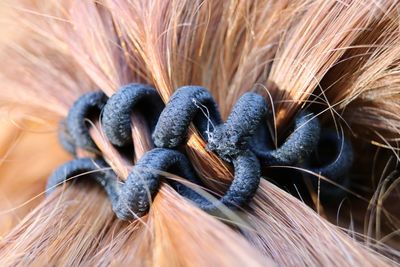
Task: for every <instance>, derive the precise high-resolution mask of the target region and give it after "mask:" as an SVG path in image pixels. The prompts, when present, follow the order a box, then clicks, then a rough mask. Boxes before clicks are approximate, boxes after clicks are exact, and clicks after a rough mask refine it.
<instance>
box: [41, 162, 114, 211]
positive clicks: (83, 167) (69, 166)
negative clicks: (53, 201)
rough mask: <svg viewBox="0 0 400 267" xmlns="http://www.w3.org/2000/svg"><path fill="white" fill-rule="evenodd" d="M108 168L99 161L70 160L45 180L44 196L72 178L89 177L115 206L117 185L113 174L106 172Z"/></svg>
mask: <svg viewBox="0 0 400 267" xmlns="http://www.w3.org/2000/svg"><path fill="white" fill-rule="evenodd" d="M108 168H109V166H108V165H107V164H106V163H105V162H104V161H103V160H100V159H91V158H80V159H74V160H71V161H69V162H67V163H65V164H64V165H61V166H60V167H59V168H58V169H56V170H55V171H54V172H53V174H52V175H51V176H50V177H49V179H48V180H47V186H46V195H50V194H51V193H52V192H53V191H54V190H55V188H56V187H57V186H59V185H61V184H62V183H64V182H66V181H68V180H70V179H72V178H74V176H77V178H78V177H79V179H82V178H83V177H87V176H89V177H91V178H92V179H93V180H95V181H96V182H97V183H99V184H100V185H101V186H102V187H103V188H104V189H105V191H106V193H107V195H108V197H109V199H110V200H111V203H112V204H113V205H115V203H116V202H117V201H118V194H119V184H118V179H117V177H116V176H115V174H114V173H113V172H112V171H110V170H107V169H108Z"/></svg>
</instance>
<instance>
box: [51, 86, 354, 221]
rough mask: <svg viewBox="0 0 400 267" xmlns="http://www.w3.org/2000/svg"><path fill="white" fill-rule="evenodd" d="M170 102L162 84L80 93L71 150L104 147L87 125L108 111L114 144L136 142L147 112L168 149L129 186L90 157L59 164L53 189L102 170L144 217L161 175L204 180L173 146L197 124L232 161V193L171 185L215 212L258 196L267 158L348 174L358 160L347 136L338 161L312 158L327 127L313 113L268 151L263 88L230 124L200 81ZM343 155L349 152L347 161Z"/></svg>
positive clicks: (245, 100) (105, 123) (245, 99)
mask: <svg viewBox="0 0 400 267" xmlns="http://www.w3.org/2000/svg"><path fill="white" fill-rule="evenodd" d="M163 106H164V105H163V103H162V101H161V100H160V98H159V96H158V94H157V93H156V91H155V89H154V88H152V87H150V86H148V85H142V84H129V85H127V86H124V87H122V88H121V89H120V90H119V91H118V92H116V93H115V94H114V95H113V96H112V97H111V98H110V99H107V97H106V96H105V95H104V94H103V93H102V92H91V93H87V94H85V95H83V96H82V97H80V98H79V99H78V100H77V101H76V102H75V104H74V105H73V107H72V108H71V110H70V112H69V114H68V117H67V120H66V123H65V124H64V123H62V124H61V129H60V135H59V136H60V139H61V143H62V144H63V146H64V147H65V148H66V149H67V150H68V151H69V152H70V153H71V154H73V155H75V154H76V148H81V149H86V150H90V151H97V147H96V145H95V143H94V142H93V140H92V139H91V137H90V135H89V130H88V127H87V125H86V122H85V118H91V117H93V116H96V115H99V116H100V115H101V124H102V127H103V129H104V132H105V135H106V137H107V138H108V139H109V140H110V142H111V143H112V144H114V145H116V146H126V145H128V144H131V143H132V137H131V113H132V112H134V111H135V112H136V111H140V112H141V113H142V115H143V116H144V117H145V119H146V120H147V123H148V127H149V128H150V129H151V130H153V129H154V132H153V133H152V136H153V140H154V143H155V145H156V146H157V147H161V148H155V149H153V150H150V151H148V152H147V153H145V155H144V156H143V157H142V158H141V159H140V160H139V161H138V162H137V164H136V165H135V166H134V167H133V169H132V171H131V172H130V173H129V175H128V177H127V180H126V182H125V183H124V182H120V181H118V178H117V176H116V175H115V173H114V172H112V171H111V170H107V171H105V170H104V168H108V166H107V164H106V163H105V162H104V160H102V159H89V158H83V159H75V160H73V161H71V162H69V163H66V164H65V165H63V166H61V167H60V168H59V169H57V170H56V171H55V172H54V173H53V175H52V176H51V177H50V178H49V181H48V190H50V191H51V189H52V188H53V187H54V186H55V185H57V184H59V183H60V182H63V181H66V179H68V178H71V177H73V176H75V175H78V174H82V173H83V172H96V175H93V177H94V179H95V180H96V181H97V182H99V183H100V184H101V185H102V186H103V187H104V188H105V190H106V192H107V194H108V196H109V198H110V200H111V203H112V207H113V210H114V212H115V213H116V215H117V216H118V217H119V218H121V219H131V218H134V217H135V216H142V215H144V214H145V213H146V212H147V210H148V209H149V207H150V200H151V198H152V197H153V196H154V195H155V194H156V192H157V191H158V188H159V186H160V179H161V177H162V173H160V172H169V173H172V174H175V175H178V176H182V177H183V178H186V179H187V180H188V181H189V182H191V183H194V184H197V185H198V184H200V182H199V179H198V178H197V177H196V175H195V172H194V171H193V168H192V166H191V164H190V162H189V161H188V159H187V158H186V157H185V156H184V155H183V154H182V153H181V152H178V151H176V150H172V149H174V148H177V147H178V146H180V145H182V144H183V143H184V142H185V139H186V135H187V131H188V128H189V125H190V124H191V123H193V124H194V125H195V126H196V127H197V129H198V130H199V132H200V134H201V135H202V136H203V138H204V139H205V140H206V141H207V148H208V149H209V150H212V151H214V152H216V153H217V154H218V155H219V156H220V157H221V158H223V159H224V160H226V161H228V162H231V163H232V164H233V166H234V171H235V174H234V179H233V181H232V183H231V185H230V187H229V189H228V190H227V192H226V193H225V195H224V196H222V197H221V198H220V199H218V200H217V201H210V200H208V199H205V198H204V197H203V196H201V195H200V194H198V193H197V192H196V191H195V190H193V189H191V188H190V187H189V186H186V185H184V184H181V183H178V182H176V181H168V182H169V184H170V185H171V186H172V187H173V188H174V189H175V190H176V191H177V192H178V193H179V194H181V195H182V196H184V197H186V198H187V199H189V200H191V201H192V202H194V203H195V204H196V205H197V206H198V207H200V208H202V209H203V210H205V211H207V212H210V213H215V212H218V210H219V209H220V208H221V207H222V206H226V207H228V208H237V207H241V206H243V205H245V204H246V203H248V202H249V201H250V200H251V199H252V197H253V196H254V194H255V192H256V190H257V188H258V185H259V182H260V176H261V171H260V169H261V167H260V161H261V162H262V164H263V165H266V166H270V165H294V164H298V163H302V162H306V164H307V165H308V166H309V167H310V169H311V170H313V171H315V172H317V173H320V174H322V175H324V174H326V175H327V176H334V177H339V176H340V177H342V176H343V175H344V173H342V172H341V171H342V170H343V169H346V170H347V169H348V168H347V166H348V165H346V164H347V163H346V162H347V161H346V159H349V158H352V152H351V146H349V145H348V143H347V141H346V140H345V142H344V144H345V145H344V146H343V149H344V150H345V153H342V154H340V155H341V156H340V157H338V158H337V160H335V161H333V162H328V163H327V162H322V164H320V165H318V166H317V165H315V164H313V163H312V161H310V154H311V153H312V152H313V151H315V153H314V154H313V155H317V153H316V152H318V151H317V150H315V147H316V145H317V143H318V139H319V135H320V126H319V122H318V120H317V118H315V117H314V116H313V114H311V113H307V112H301V113H299V115H298V116H297V117H296V119H295V125H294V131H293V133H292V134H291V135H289V137H288V138H287V139H286V141H285V142H284V143H283V144H282V145H281V146H280V147H279V148H278V149H269V140H270V138H269V137H268V131H266V119H267V115H268V105H267V103H266V102H265V100H264V98H263V97H262V96H260V95H258V94H256V93H251V92H249V93H245V94H244V95H243V96H242V97H241V98H240V99H239V100H238V101H237V103H236V104H235V106H234V107H233V109H232V112H231V114H230V115H229V117H228V119H227V121H226V122H225V123H223V122H222V119H221V115H220V113H219V111H218V107H217V105H216V103H215V101H214V99H213V98H212V96H211V94H210V93H209V92H208V91H207V89H205V88H203V87H200V86H185V87H181V88H179V89H178V90H176V92H175V93H174V94H173V96H172V97H171V99H170V101H169V102H168V104H167V105H166V107H165V108H164V109H163V110H162V108H163ZM161 110H162V112H161ZM160 112H161V113H160ZM157 119H158V121H157ZM156 122H157V123H156ZM322 140H325V139H323V138H322ZM342 143H343V142H342ZM320 144H322V143H321V142H320ZM168 148H172V149H168ZM99 156H100V155H97V157H99ZM342 156H345V157H344V159H343V158H342ZM350 156H351V157H350ZM350 165H351V163H350ZM350 165H349V166H350Z"/></svg>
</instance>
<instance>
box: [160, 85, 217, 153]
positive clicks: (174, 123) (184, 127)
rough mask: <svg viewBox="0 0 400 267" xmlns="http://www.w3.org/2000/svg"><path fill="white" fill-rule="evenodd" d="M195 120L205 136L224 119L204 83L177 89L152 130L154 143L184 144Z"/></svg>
mask: <svg viewBox="0 0 400 267" xmlns="http://www.w3.org/2000/svg"><path fill="white" fill-rule="evenodd" d="M192 121H193V123H194V125H195V126H196V127H197V129H198V130H199V132H200V134H201V135H202V136H203V138H204V139H205V140H207V139H208V133H209V131H210V130H213V127H214V126H215V125H218V124H220V123H221V122H222V119H221V116H220V113H219V111H218V107H217V105H216V104H215V101H214V99H213V97H212V96H211V94H210V93H209V92H208V91H207V89H205V88H204V87H200V86H184V87H181V88H179V89H178V90H176V92H175V93H174V94H173V95H172V97H171V99H170V100H169V102H168V104H167V105H166V107H165V108H164V110H163V111H162V112H161V115H160V118H159V120H158V123H157V126H156V128H155V130H154V133H153V140H154V144H155V145H156V146H157V147H166V148H175V147H177V146H179V145H181V144H182V143H183V142H184V141H185V139H186V136H187V131H188V128H189V125H190V123H191V122H192Z"/></svg>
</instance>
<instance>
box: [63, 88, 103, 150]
mask: <svg viewBox="0 0 400 267" xmlns="http://www.w3.org/2000/svg"><path fill="white" fill-rule="evenodd" d="M106 101H107V96H106V95H105V94H104V93H103V92H100V91H97V92H90V93H87V94H84V95H83V96H81V97H80V98H79V99H78V100H77V101H76V102H75V103H74V105H73V106H72V107H71V109H70V111H69V114H68V117H67V128H68V132H69V133H70V135H71V137H72V139H73V141H74V143H75V145H76V147H79V148H82V149H85V150H88V151H91V152H97V151H98V148H97V146H96V144H95V143H94V142H93V140H92V138H91V137H90V134H89V128H88V126H87V123H86V119H90V118H93V116H95V115H96V114H98V115H99V116H100V113H101V110H102V109H103V107H104V105H105V103H106Z"/></svg>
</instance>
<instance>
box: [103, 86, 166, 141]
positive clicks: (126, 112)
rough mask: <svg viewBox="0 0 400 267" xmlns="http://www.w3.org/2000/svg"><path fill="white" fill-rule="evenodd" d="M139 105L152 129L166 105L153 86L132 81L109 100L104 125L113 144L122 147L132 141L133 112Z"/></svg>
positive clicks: (105, 131) (105, 107)
mask: <svg viewBox="0 0 400 267" xmlns="http://www.w3.org/2000/svg"><path fill="white" fill-rule="evenodd" d="M138 107H139V108H141V110H142V112H141V113H142V114H143V115H144V116H145V118H146V120H147V122H148V123H149V125H148V126H149V128H150V130H151V131H152V130H153V129H154V127H155V125H156V123H157V120H158V117H159V115H160V113H161V111H162V109H163V107H164V104H163V102H162V100H161V98H160V96H159V95H158V94H157V91H156V90H155V89H154V88H153V87H151V86H149V85H144V84H138V83H132V84H129V85H126V86H124V87H122V88H121V89H119V90H118V91H117V92H116V93H115V94H114V95H112V96H111V97H110V99H109V100H108V101H107V104H106V105H105V106H104V110H103V113H102V126H103V131H104V133H105V135H106V136H107V138H108V139H109V140H110V142H111V143H112V144H114V145H116V146H120V147H121V146H125V145H128V144H131V143H132V131H131V114H132V110H133V109H134V108H138ZM144 109H145V111H146V112H143V111H144Z"/></svg>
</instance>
